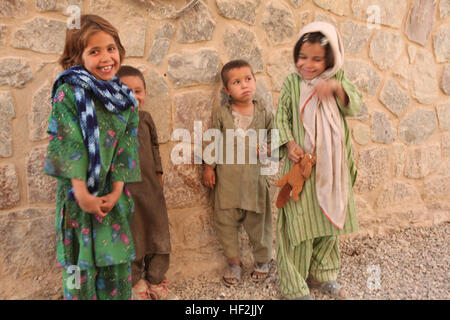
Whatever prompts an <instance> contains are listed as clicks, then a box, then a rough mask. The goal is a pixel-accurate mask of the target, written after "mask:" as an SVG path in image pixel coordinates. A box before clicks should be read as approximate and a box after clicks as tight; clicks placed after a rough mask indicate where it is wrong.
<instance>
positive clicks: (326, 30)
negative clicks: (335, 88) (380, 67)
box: [298, 22, 349, 229]
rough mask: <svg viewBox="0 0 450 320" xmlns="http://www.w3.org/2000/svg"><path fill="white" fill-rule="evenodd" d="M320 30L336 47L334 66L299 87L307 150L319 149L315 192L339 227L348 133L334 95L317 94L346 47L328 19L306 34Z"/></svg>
mask: <svg viewBox="0 0 450 320" xmlns="http://www.w3.org/2000/svg"><path fill="white" fill-rule="evenodd" d="M310 32H321V33H322V34H323V35H325V37H326V38H327V40H328V42H329V43H330V46H331V48H332V50H333V55H334V65H333V67H331V68H328V69H326V70H325V71H324V72H323V73H321V74H320V75H319V76H317V77H316V78H314V79H312V80H305V79H302V82H301V87H300V105H299V110H298V112H300V116H301V119H302V122H303V127H304V129H305V131H306V135H305V141H304V146H305V152H316V154H317V163H316V193H317V198H318V200H319V205H320V207H321V209H322V211H323V213H324V214H325V216H326V217H327V218H328V219H329V220H330V221H331V223H332V224H333V225H334V226H335V227H337V228H338V229H342V228H343V226H344V222H345V217H346V213H347V203H348V193H349V191H348V188H349V173H348V167H347V158H346V149H345V134H344V131H343V128H342V124H341V115H340V113H339V109H338V106H337V103H336V100H335V97H334V96H332V97H329V98H326V99H324V100H319V99H318V98H317V96H316V95H315V93H314V90H315V86H316V85H317V83H318V82H319V81H322V80H328V79H330V78H331V77H333V76H334V75H335V74H336V73H337V72H338V70H339V69H340V68H341V67H342V65H343V62H344V47H343V44H342V40H341V38H340V36H339V34H338V32H337V31H336V29H335V28H334V27H333V26H332V25H330V24H328V23H325V22H313V23H311V24H309V25H307V26H305V27H304V28H303V29H302V30H301V32H300V34H299V36H298V39H300V38H301V37H302V36H303V35H304V34H305V33H310Z"/></svg>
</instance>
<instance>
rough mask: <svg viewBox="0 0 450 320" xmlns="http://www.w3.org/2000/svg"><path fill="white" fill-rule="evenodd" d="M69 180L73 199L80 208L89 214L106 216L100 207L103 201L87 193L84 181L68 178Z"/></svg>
mask: <svg viewBox="0 0 450 320" xmlns="http://www.w3.org/2000/svg"><path fill="white" fill-rule="evenodd" d="M70 181H71V183H72V186H73V191H74V195H75V199H76V200H77V204H78V206H79V207H80V208H81V210H83V211H84V212H87V213H90V214H95V215H98V216H99V217H102V218H103V217H104V216H106V214H105V213H104V212H103V211H102V210H101V208H100V207H101V205H102V203H103V201H102V200H101V199H100V198H98V197H96V196H93V195H92V194H90V193H89V191H88V189H87V187H86V182H85V181H83V180H78V179H70Z"/></svg>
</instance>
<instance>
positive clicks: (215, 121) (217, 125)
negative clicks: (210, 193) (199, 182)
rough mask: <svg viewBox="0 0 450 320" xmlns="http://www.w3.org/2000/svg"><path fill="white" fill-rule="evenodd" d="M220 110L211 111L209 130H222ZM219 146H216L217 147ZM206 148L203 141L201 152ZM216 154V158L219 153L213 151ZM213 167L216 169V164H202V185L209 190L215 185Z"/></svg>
mask: <svg viewBox="0 0 450 320" xmlns="http://www.w3.org/2000/svg"><path fill="white" fill-rule="evenodd" d="M219 113H220V109H217V108H216V109H213V111H212V122H211V128H210V129H218V130H221V129H222V122H221V117H220V114H219ZM216 142H217V141H215V142H214V143H216ZM218 145H219V144H217V146H218ZM205 148H206V143H205V141H204V143H203V150H204V149H205ZM215 152H216V156H217V152H219V150H218V149H216V150H215ZM215 167H216V162H215V161H214V162H212V163H209V164H208V163H206V162H205V161H204V162H203V184H204V185H205V186H207V187H209V188H211V189H214V185H215V184H216V173H215Z"/></svg>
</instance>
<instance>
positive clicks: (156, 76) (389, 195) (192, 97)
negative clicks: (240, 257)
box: [0, 0, 450, 299]
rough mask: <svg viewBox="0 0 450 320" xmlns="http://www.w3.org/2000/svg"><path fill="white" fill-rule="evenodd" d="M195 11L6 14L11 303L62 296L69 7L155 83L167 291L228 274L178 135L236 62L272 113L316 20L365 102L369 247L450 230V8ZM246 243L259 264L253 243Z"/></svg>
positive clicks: (255, 6) (1, 76) (117, 2)
mask: <svg viewBox="0 0 450 320" xmlns="http://www.w3.org/2000/svg"><path fill="white" fill-rule="evenodd" d="M187 2H188V1H184V0H167V1H162V0H159V1H158V0H153V1H150V0H148V1H147V0H127V1H126V0H114V1H113V0H84V1H82V0H2V1H1V2H0V128H1V129H0V130H1V131H0V239H1V240H0V241H1V244H0V283H1V286H0V299H1V298H3V299H16V298H58V297H60V294H61V293H60V291H61V290H60V287H61V284H60V281H61V280H60V279H61V271H60V270H59V269H58V268H56V263H55V245H54V231H53V211H52V210H53V208H54V200H55V181H54V180H53V179H51V178H49V177H47V176H44V175H43V174H42V170H43V159H44V157H45V152H46V145H47V135H46V127H47V117H48V114H49V111H50V109H51V106H50V103H49V94H50V89H51V85H52V82H53V80H54V78H55V76H56V75H57V74H58V73H59V72H60V69H59V67H58V65H57V62H56V61H57V58H58V55H59V53H61V51H62V48H63V43H64V37H65V28H66V21H67V19H68V14H67V13H66V8H67V7H68V6H69V5H78V6H80V8H81V12H82V13H95V14H99V15H101V16H103V17H105V18H106V19H108V20H109V21H111V22H112V23H113V24H114V25H115V26H116V27H118V29H119V30H120V35H121V39H122V42H123V43H124V45H125V47H126V50H127V59H126V61H125V63H126V64H131V65H134V66H137V67H138V68H140V69H141V70H142V71H143V72H144V74H145V76H146V79H147V86H148V93H149V95H148V101H147V103H146V105H145V106H144V109H145V110H147V111H149V112H150V113H151V114H152V116H153V118H154V120H155V123H156V125H157V129H158V134H159V140H160V143H161V152H162V158H163V166H164V170H165V175H164V181H165V195H166V199H167V205H168V208H169V218H170V231H171V239H172V247H173V254H172V258H171V267H170V270H169V273H168V277H169V280H175V279H178V278H180V277H181V278H182V277H196V276H199V275H207V276H214V277H217V273H218V272H219V271H220V270H221V268H222V267H223V266H224V258H223V257H222V251H221V248H220V246H219V243H218V241H217V239H216V237H215V232H214V228H213V226H212V223H211V199H210V193H209V191H208V190H207V189H206V188H205V187H204V186H202V184H201V183H200V177H201V173H202V171H201V168H200V166H198V165H187V164H186V165H180V166H175V165H173V164H172V163H171V161H170V152H171V150H172V148H173V147H174V146H175V145H176V144H177V141H172V140H171V133H172V131H173V130H174V129H175V128H186V129H188V130H192V127H193V124H192V123H193V120H201V121H202V124H203V128H206V127H207V125H208V123H209V117H210V111H211V108H212V106H214V105H217V104H219V103H220V99H221V96H220V93H219V91H220V83H219V70H220V68H221V66H222V65H223V64H224V63H226V62H227V61H228V60H230V59H235V58H244V59H248V60H249V61H250V63H251V64H252V66H253V68H254V71H255V72H256V77H257V85H258V91H257V96H258V99H260V100H261V101H262V102H263V104H264V105H266V106H267V107H269V108H273V109H274V110H275V108H276V104H277V99H278V96H279V90H280V88H281V85H282V82H283V79H284V77H285V76H286V75H287V74H289V73H290V72H292V71H293V65H292V62H291V50H292V47H293V45H294V42H295V39H296V35H297V34H298V32H299V31H300V29H301V28H302V26H304V25H305V24H307V23H309V22H311V21H315V20H322V21H328V22H330V23H332V24H334V25H335V26H337V27H338V29H339V30H340V32H341V34H342V37H343V41H344V46H345V51H346V59H345V67H344V68H345V72H346V74H347V75H348V77H349V78H350V79H351V80H352V81H353V82H354V83H355V84H356V85H357V86H358V87H359V88H360V90H361V92H362V93H363V95H364V101H365V104H364V108H363V111H362V112H361V114H360V115H359V116H357V117H355V118H353V119H350V120H349V123H350V127H351V130H352V136H353V148H354V155H355V158H356V161H357V166H358V171H359V174H358V179H357V181H356V185H355V193H356V204H357V208H358V215H359V219H360V225H361V231H360V233H359V234H360V235H363V234H377V233H383V232H389V231H392V230H395V229H398V228H405V227H409V226H411V225H425V224H433V223H438V222H441V221H446V220H449V209H450V174H449V172H450V131H449V130H450V98H449V96H448V95H449V94H450V63H449V61H450V41H449V38H448V35H449V34H450V15H449V13H450V0H398V1H390V0H201V1H199V2H198V3H197V4H195V6H193V7H192V6H190V7H188V8H186V9H185V10H182V8H183V7H184V6H185V5H186V4H187ZM377 18H379V19H378V20H377ZM368 21H369V22H377V21H379V22H380V24H378V25H370V24H368ZM272 180H273V179H272ZM275 192H276V189H275V188H274V187H272V194H274V193H275ZM275 219H276V211H275V210H274V221H275ZM242 242H243V247H244V249H243V251H244V252H245V253H249V246H248V241H247V240H246V237H245V235H244V234H243V235H242ZM244 262H245V264H247V265H250V264H251V258H249V257H248V255H247V256H246V258H245V259H244Z"/></svg>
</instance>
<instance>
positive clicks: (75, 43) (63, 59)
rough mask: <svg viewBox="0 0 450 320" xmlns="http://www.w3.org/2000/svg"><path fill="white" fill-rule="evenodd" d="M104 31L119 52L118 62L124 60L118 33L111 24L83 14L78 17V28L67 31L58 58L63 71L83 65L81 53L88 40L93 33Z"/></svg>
mask: <svg viewBox="0 0 450 320" xmlns="http://www.w3.org/2000/svg"><path fill="white" fill-rule="evenodd" d="M99 31H104V32H106V33H107V34H109V35H111V37H113V38H114V41H115V42H116V45H117V49H118V50H119V57H120V62H122V61H123V59H124V58H125V48H124V47H123V45H122V43H121V42H120V38H119V33H118V31H117V29H116V28H114V27H113V25H112V24H111V23H109V22H108V21H106V20H105V19H103V18H102V17H99V16H96V15H93V14H83V15H81V17H80V28H75V29H67V31H66V40H65V44H64V51H63V53H62V55H61V56H60V57H59V60H58V62H59V64H60V65H61V66H62V67H63V69H64V70H66V69H69V68H70V67H73V66H74V65H83V59H82V55H83V51H84V49H85V48H86V44H87V42H88V39H89V37H90V36H91V35H93V34H94V33H97V32H99Z"/></svg>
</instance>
